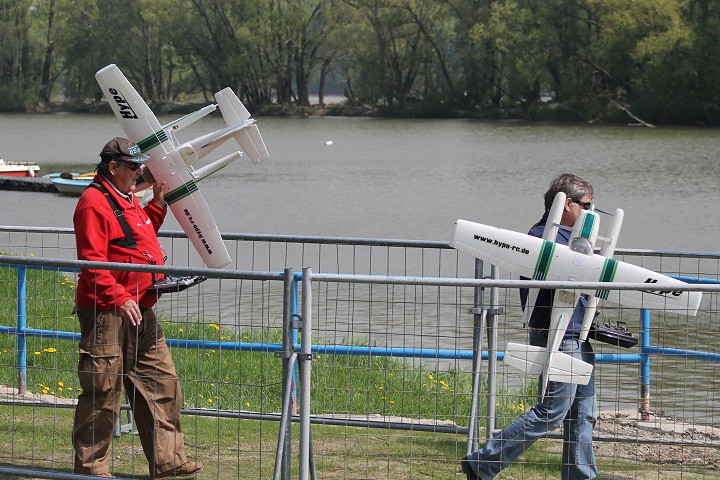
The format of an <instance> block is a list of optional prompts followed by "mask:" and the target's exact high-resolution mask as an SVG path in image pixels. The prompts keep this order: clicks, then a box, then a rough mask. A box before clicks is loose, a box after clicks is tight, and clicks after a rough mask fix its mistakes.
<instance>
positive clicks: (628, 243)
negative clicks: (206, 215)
mask: <svg viewBox="0 0 720 480" xmlns="http://www.w3.org/2000/svg"><path fill="white" fill-rule="evenodd" d="M171 118H172V117H167V118H161V122H162V121H169V120H170V119H171ZM258 124H259V126H260V131H261V133H262V134H263V137H264V139H265V142H266V144H267V147H268V150H269V151H270V155H271V159H270V161H268V162H266V163H264V164H261V165H252V164H250V163H249V162H247V161H240V162H236V163H234V164H232V165H230V166H229V167H227V168H225V169H224V170H222V171H221V172H220V173H219V174H216V175H214V176H212V177H209V178H208V179H205V180H203V182H202V183H201V184H200V185H199V187H200V189H201V191H202V192H203V193H204V195H205V197H206V199H207V201H208V203H209V204H210V205H211V207H212V209H213V215H214V216H215V219H216V221H217V223H218V225H219V227H220V230H221V231H223V232H253V233H278V234H298V235H305V234H307V235H329V236H353V237H354V236H357V237H381V238H402V239H420V240H441V241H446V240H448V239H449V236H450V232H451V228H452V225H453V222H454V220H455V219H457V218H465V219H468V220H473V221H477V222H481V223H486V224H490V225H497V226H500V227H504V228H508V229H512V230H520V231H525V230H527V228H528V227H529V226H530V225H532V224H533V223H535V222H536V221H537V220H538V219H539V217H540V215H541V214H542V210H543V206H542V196H543V194H544V193H545V190H546V189H547V186H548V184H549V182H550V180H551V179H552V178H553V177H554V176H555V175H557V174H558V173H560V172H563V171H569V172H573V173H576V174H578V175H580V176H582V177H583V178H585V179H587V180H589V181H590V182H591V183H593V185H594V186H595V188H596V196H595V201H596V204H597V206H598V207H599V208H601V209H604V210H608V211H613V210H614V209H615V208H618V207H619V208H623V209H624V210H625V221H624V225H623V229H622V233H621V235H620V239H619V242H618V247H621V248H652V249H671V250H688V251H717V250H718V242H717V238H718V233H720V215H718V214H717V212H716V211H715V210H714V209H713V208H712V207H713V206H715V205H717V201H716V196H717V194H718V191H719V190H720V169H718V159H717V152H718V151H720V131H719V130H715V129H701V128H658V129H650V128H645V127H627V126H587V125H557V124H544V123H539V124H535V123H533V124H530V123H524V122H483V121H473V120H384V119H367V118H361V119H359V118H311V119H287V118H260V119H259V121H258ZM220 125H221V121H220V120H219V119H215V118H214V117H213V118H212V119H205V120H202V121H201V122H199V123H198V124H195V125H193V126H191V127H190V128H189V129H188V131H186V132H181V133H184V134H185V135H184V138H186V139H187V138H192V137H193V136H196V135H197V134H200V133H205V132H207V131H210V130H211V129H213V128H217V127H219V126H220ZM115 135H122V131H121V130H120V127H119V125H118V123H117V122H116V121H115V119H114V118H113V117H112V115H97V116H96V115H75V114H64V115H25V114H21V115H0V158H5V159H6V160H17V161H36V162H38V163H40V165H41V174H47V173H51V172H54V171H58V170H73V169H74V170H77V171H88V170H92V169H93V167H94V165H95V164H96V163H97V161H98V153H99V151H100V149H101V148H102V146H103V145H104V143H105V142H106V141H107V140H108V139H109V138H111V137H113V136H115ZM329 142H332V144H330V145H328V144H327V143H329ZM230 151H231V150H230V148H226V147H223V152H225V153H229V152H230ZM214 158H217V157H214ZM0 198H2V199H3V205H4V206H5V208H4V209H3V212H2V214H0V223H1V224H5V225H17V224H19V225H23V224H32V225H35V226H62V227H69V226H71V225H72V210H73V207H74V205H75V202H76V199H75V198H71V197H70V198H68V197H62V196H60V195H52V194H42V193H30V192H9V191H2V192H0ZM28 212H32V214H31V215H29V213H28ZM166 228H169V229H179V226H178V225H177V224H176V223H175V222H174V219H172V218H169V219H168V222H166Z"/></svg>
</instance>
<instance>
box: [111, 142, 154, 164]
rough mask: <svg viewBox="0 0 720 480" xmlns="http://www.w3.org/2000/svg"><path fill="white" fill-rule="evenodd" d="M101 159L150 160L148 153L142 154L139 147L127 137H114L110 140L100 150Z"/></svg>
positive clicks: (140, 161) (139, 161)
mask: <svg viewBox="0 0 720 480" xmlns="http://www.w3.org/2000/svg"><path fill="white" fill-rule="evenodd" d="M100 158H101V159H102V160H103V161H108V162H109V161H110V160H125V161H126V162H135V163H146V162H148V161H150V157H149V156H148V155H143V153H142V151H141V150H140V147H138V146H137V145H136V144H134V143H133V142H131V141H130V140H128V139H127V138H122V137H115V138H113V139H112V140H110V141H109V142H108V143H106V144H105V146H104V147H103V149H102V152H100Z"/></svg>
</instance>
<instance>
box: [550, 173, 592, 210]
mask: <svg viewBox="0 0 720 480" xmlns="http://www.w3.org/2000/svg"><path fill="white" fill-rule="evenodd" d="M558 192H563V193H564V194H565V195H567V196H568V197H570V198H572V199H573V200H576V201H580V200H581V199H582V198H583V197H585V196H588V197H590V198H592V197H593V196H594V195H595V189H594V188H593V186H592V185H590V183H589V182H586V181H585V180H583V179H582V178H580V177H578V176H577V175H573V174H572V173H563V174H560V175H558V176H557V177H556V178H555V180H553V181H552V182H550V188H548V191H547V192H545V210H546V211H549V210H550V207H552V204H553V200H555V194H556V193H558Z"/></svg>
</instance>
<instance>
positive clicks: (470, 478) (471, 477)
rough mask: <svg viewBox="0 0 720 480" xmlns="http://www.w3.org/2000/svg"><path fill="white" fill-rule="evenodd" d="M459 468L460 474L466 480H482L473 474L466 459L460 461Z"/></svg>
mask: <svg viewBox="0 0 720 480" xmlns="http://www.w3.org/2000/svg"><path fill="white" fill-rule="evenodd" d="M460 468H462V472H463V473H464V474H465V475H466V476H467V480H482V478H480V477H479V476H478V474H477V473H475V472H474V471H473V469H472V467H471V466H470V461H469V460H468V459H467V457H465V458H463V459H462V460H460Z"/></svg>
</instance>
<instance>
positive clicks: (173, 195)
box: [165, 180, 198, 205]
mask: <svg viewBox="0 0 720 480" xmlns="http://www.w3.org/2000/svg"><path fill="white" fill-rule="evenodd" d="M197 189H198V188H197V185H195V181H194V180H190V181H189V182H187V183H185V184H184V185H181V186H179V187H178V188H176V189H175V190H173V191H172V192H168V193H167V194H166V195H165V201H166V202H167V203H168V204H169V205H172V204H173V203H175V202H177V201H178V200H182V199H183V198H185V197H187V196H188V195H190V194H193V193H195V192H197Z"/></svg>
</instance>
